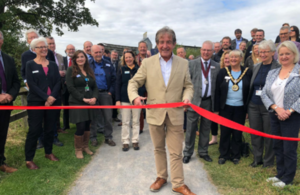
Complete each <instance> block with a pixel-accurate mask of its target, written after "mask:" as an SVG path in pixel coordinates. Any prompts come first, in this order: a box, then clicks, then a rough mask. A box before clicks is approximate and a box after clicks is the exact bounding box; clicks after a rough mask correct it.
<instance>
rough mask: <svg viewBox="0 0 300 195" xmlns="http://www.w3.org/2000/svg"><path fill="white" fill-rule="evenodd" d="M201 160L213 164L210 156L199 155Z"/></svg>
mask: <svg viewBox="0 0 300 195" xmlns="http://www.w3.org/2000/svg"><path fill="white" fill-rule="evenodd" d="M199 156H200V158H203V159H204V160H206V161H207V162H212V159H211V158H210V157H209V156H208V155H203V156H202V155H199Z"/></svg>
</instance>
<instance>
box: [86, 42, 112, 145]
mask: <svg viewBox="0 0 300 195" xmlns="http://www.w3.org/2000/svg"><path fill="white" fill-rule="evenodd" d="M92 56H93V58H94V59H92V60H90V61H89V63H90V66H91V68H92V69H93V71H94V74H95V78H96V83H97V87H98V91H99V96H98V100H97V103H98V105H113V103H112V95H114V93H115V82H116V72H115V69H114V67H113V65H112V64H111V62H110V61H107V60H106V59H103V58H102V56H103V51H102V49H101V47H100V46H99V45H93V46H92ZM99 111H100V112H102V116H103V117H104V123H105V124H104V136H105V143H106V144H108V145H110V146H115V145H116V143H115V142H114V141H113V140H112V132H113V128H112V109H100V110H99ZM98 120H100V118H99V117H97V118H96V120H94V121H92V124H91V137H90V140H91V142H92V145H97V144H98V141H97V130H96V126H97V123H98Z"/></svg>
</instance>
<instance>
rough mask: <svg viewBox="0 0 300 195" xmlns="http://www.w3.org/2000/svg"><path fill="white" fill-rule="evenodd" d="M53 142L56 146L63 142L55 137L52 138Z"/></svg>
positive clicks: (61, 144)
mask: <svg viewBox="0 0 300 195" xmlns="http://www.w3.org/2000/svg"><path fill="white" fill-rule="evenodd" d="M53 144H54V145H56V146H63V145H64V144H63V143H61V142H60V141H59V139H58V138H57V137H55V138H54V139H53Z"/></svg>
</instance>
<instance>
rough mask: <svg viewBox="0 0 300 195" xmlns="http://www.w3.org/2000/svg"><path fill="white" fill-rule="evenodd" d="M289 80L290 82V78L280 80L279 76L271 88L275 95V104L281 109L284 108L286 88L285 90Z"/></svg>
mask: <svg viewBox="0 0 300 195" xmlns="http://www.w3.org/2000/svg"><path fill="white" fill-rule="evenodd" d="M287 80H288V78H286V79H280V78H279V76H278V77H277V79H276V80H275V81H274V83H273V85H272V86H271V91H272V93H273V97H274V102H275V104H276V105H277V106H278V107H280V108H284V106H283V97H284V88H285V85H286V82H287Z"/></svg>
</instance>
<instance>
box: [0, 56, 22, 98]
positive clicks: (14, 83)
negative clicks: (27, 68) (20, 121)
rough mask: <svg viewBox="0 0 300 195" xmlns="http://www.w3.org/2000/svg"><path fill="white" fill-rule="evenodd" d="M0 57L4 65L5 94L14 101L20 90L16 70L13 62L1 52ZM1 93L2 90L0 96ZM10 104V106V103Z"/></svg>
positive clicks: (0, 85)
mask: <svg viewBox="0 0 300 195" xmlns="http://www.w3.org/2000/svg"><path fill="white" fill-rule="evenodd" d="M0 52H1V51H0ZM1 55H2V59H3V63H4V64H3V65H4V69H5V70H4V74H5V78H6V89H7V91H6V93H7V94H9V95H11V96H12V97H13V100H15V99H16V97H17V96H18V93H19V90H20V80H19V77H18V73H17V70H16V64H15V60H14V59H13V58H12V57H10V56H9V55H6V54H5V53H3V52H1ZM0 79H1V78H0ZM1 83H2V82H1V81H0V88H1V87H2V84H1ZM1 91H2V90H1V89H0V94H1ZM10 104H12V102H11V103H10Z"/></svg>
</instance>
